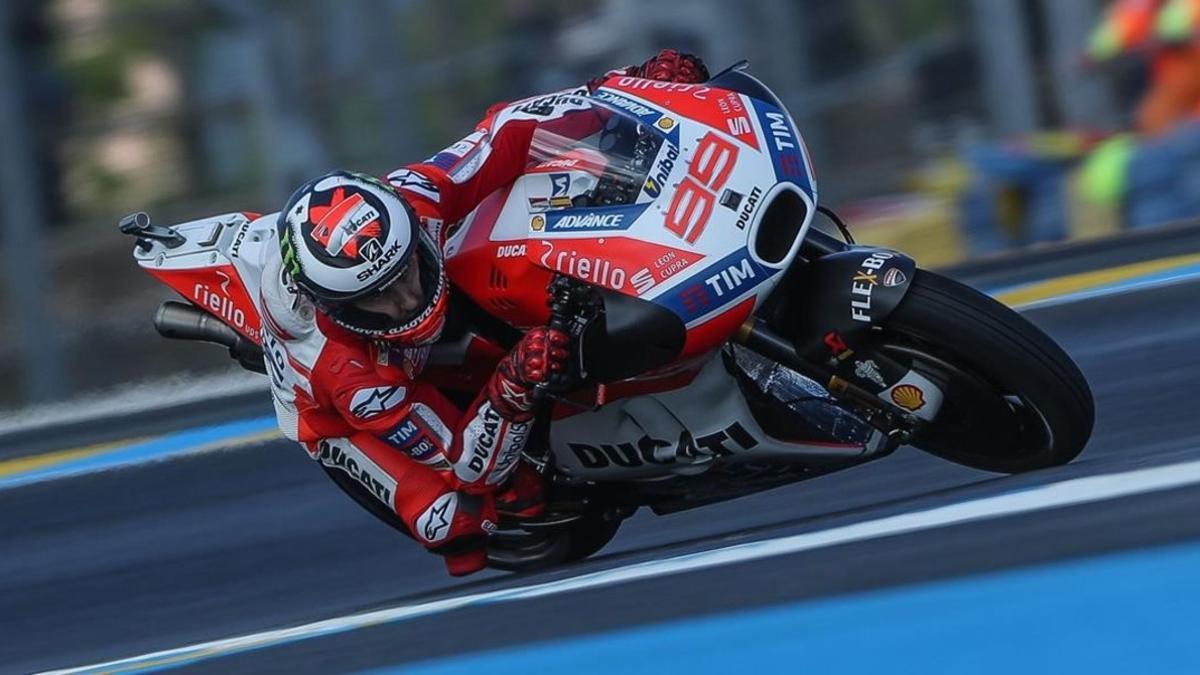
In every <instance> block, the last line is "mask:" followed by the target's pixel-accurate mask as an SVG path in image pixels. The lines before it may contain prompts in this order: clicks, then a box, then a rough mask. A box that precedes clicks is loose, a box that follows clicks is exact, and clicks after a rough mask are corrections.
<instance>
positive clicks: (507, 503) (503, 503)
mask: <svg viewBox="0 0 1200 675" xmlns="http://www.w3.org/2000/svg"><path fill="white" fill-rule="evenodd" d="M545 511H546V483H545V481H544V480H543V479H542V476H541V474H539V473H538V472H537V469H535V468H534V467H533V465H532V464H529V463H528V462H519V463H518V464H517V468H516V469H515V470H514V471H513V475H512V476H509V478H508V480H507V481H506V482H505V483H504V485H503V486H502V487H501V488H500V490H499V491H498V492H496V513H497V514H498V515H499V516H500V517H501V518H512V519H515V520H529V519H532V518H537V517H538V516H540V515H542V514H543V513H545Z"/></svg>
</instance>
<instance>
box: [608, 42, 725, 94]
mask: <svg viewBox="0 0 1200 675" xmlns="http://www.w3.org/2000/svg"><path fill="white" fill-rule="evenodd" d="M613 75H628V76H629V77H642V78H646V79H648V80H660V81H662V82H678V83H680V84H699V83H701V82H706V81H708V78H709V75H708V68H707V67H706V66H705V65H704V61H702V60H700V57H699V56H695V55H692V54H684V53H682V52H677V51H675V50H674V49H664V50H662V51H660V52H659V53H658V55H657V56H654V57H651V58H650V59H649V60H647V61H646V62H645V63H643V64H642V65H640V66H629V67H627V68H620V69H618V70H613V71H609V72H607V73H605V74H604V75H601V76H600V77H597V78H593V79H591V80H588V83H587V88H588V91H591V92H594V91H596V90H597V89H599V88H600V85H602V84H604V81H605V80H607V79H608V78H610V77H612V76H613Z"/></svg>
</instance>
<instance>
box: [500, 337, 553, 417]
mask: <svg viewBox="0 0 1200 675" xmlns="http://www.w3.org/2000/svg"><path fill="white" fill-rule="evenodd" d="M570 342H571V339H570V337H569V336H568V335H567V334H566V333H564V332H562V331H560V330H556V329H553V328H534V329H533V330H531V331H529V332H528V333H526V334H525V336H524V337H522V338H521V341H520V342H518V343H517V346H516V347H513V349H512V351H511V352H509V353H508V356H506V357H504V359H502V360H501V361H500V365H499V366H498V367H497V368H496V373H495V374H494V375H492V378H491V379H490V380H488V384H487V397H488V401H489V402H490V403H491V404H492V408H493V409H495V411H496V412H497V413H498V414H499V415H500V416H501V417H503V418H504V419H506V420H508V421H510V422H517V423H523V422H528V421H529V420H531V419H533V416H534V413H535V412H536V410H535V408H536V405H537V402H536V401H534V399H533V389H534V387H535V386H536V385H538V384H541V383H545V382H549V381H550V377H551V376H552V375H556V374H565V373H566V370H567V360H568V359H569V358H570V352H568V351H567V346H568V345H569V344H570Z"/></svg>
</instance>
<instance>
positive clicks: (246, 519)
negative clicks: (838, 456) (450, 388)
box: [0, 281, 1200, 673]
mask: <svg viewBox="0 0 1200 675" xmlns="http://www.w3.org/2000/svg"><path fill="white" fill-rule="evenodd" d="M1198 294H1200V283H1198V282H1195V281H1192V282H1186V283H1179V284H1174V285H1168V286H1162V287H1156V288H1149V289H1144V290H1138V291H1132V292H1129V293H1125V294H1120V295H1112V296H1106V297H1101V298H1094V299H1090V300H1084V301H1080V302H1073V303H1069V304H1064V305H1059V306H1054V307H1047V308H1044V309H1038V310H1032V311H1030V312H1028V313H1027V316H1029V317H1030V318H1031V319H1032V320H1033V321H1034V322H1035V323H1037V324H1038V325H1040V326H1041V327H1042V328H1044V329H1045V330H1046V331H1047V332H1048V333H1049V334H1050V335H1051V336H1052V337H1054V338H1055V339H1057V340H1058V341H1060V343H1061V344H1062V345H1063V346H1064V347H1065V348H1066V349H1067V351H1068V352H1070V353H1071V354H1072V356H1073V357H1074V358H1075V359H1076V360H1077V362H1078V363H1079V365H1080V366H1081V368H1082V369H1083V371H1084V372H1085V374H1086V375H1087V377H1088V379H1089V381H1090V383H1091V385H1092V388H1093V392H1094V394H1095V398H1096V404H1097V426H1096V430H1095V433H1094V435H1093V438H1092V441H1091V443H1090V444H1089V446H1088V448H1087V449H1086V450H1085V452H1084V454H1083V455H1082V456H1081V457H1080V458H1079V459H1078V460H1077V461H1076V462H1075V463H1073V464H1071V465H1069V466H1066V467H1061V468H1057V469H1053V470H1048V471H1042V472H1037V473H1034V474H1028V475H1024V476H1016V477H1001V476H996V475H993V474H986V473H982V472H977V471H973V470H969V469H965V468H962V467H958V466H955V465H952V464H949V463H946V462H944V461H941V460H938V459H935V458H932V457H929V456H926V455H924V454H922V453H920V452H919V451H916V450H912V449H907V448H906V449H902V450H900V451H898V452H897V453H896V454H894V455H893V456H891V457H889V458H886V459H884V460H882V461H879V462H876V463H873V464H869V465H866V466H863V467H860V468H857V469H853V470H849V471H845V472H842V473H839V474H834V475H831V476H827V477H824V478H820V479H816V480H812V481H809V482H806V483H800V484H796V485H793V486H789V487H785V488H780V489H776V490H773V491H770V492H767V493H763V494H759V495H755V496H752V497H748V498H743V499H739V500H736V501H732V502H727V503H723V504H718V505H713V506H708V507H705V508H702V509H697V510H694V511H690V512H684V513H680V514H675V515H671V516H666V517H655V516H653V515H651V514H649V513H643V514H639V515H638V516H636V517H635V518H634V519H632V520H630V521H628V522H627V523H626V524H625V526H624V527H623V529H622V531H621V532H620V534H619V535H618V537H617V538H616V540H615V541H614V542H613V543H612V544H611V545H610V546H609V547H608V548H607V549H605V550H604V551H603V552H602V553H601V554H600V555H599V556H597V557H596V558H593V559H592V560H589V561H585V562H583V563H580V564H577V565H574V566H571V567H568V568H561V569H556V570H552V571H548V572H545V573H538V574H532V575H521V576H514V575H501V574H493V573H488V574H485V575H480V576H478V577H473V578H470V579H469V580H466V581H461V580H453V579H451V578H448V577H447V576H446V575H445V574H444V572H443V571H442V566H441V563H440V561H439V560H438V559H436V558H434V557H432V556H429V555H427V554H425V553H423V552H421V551H420V550H418V549H417V547H415V546H414V545H413V544H412V543H411V542H409V541H407V540H405V539H403V538H400V537H398V536H396V535H395V534H394V533H393V532H392V531H391V530H390V529H388V528H387V527H386V526H384V525H382V524H379V523H377V522H376V521H375V520H373V519H372V518H371V517H369V516H368V515H366V514H365V513H363V512H361V511H360V510H359V509H358V508H357V507H356V506H355V505H353V504H352V503H351V502H350V501H349V500H347V499H346V498H345V497H344V496H343V495H342V494H341V493H340V492H339V491H338V490H337V489H336V488H335V487H334V486H333V485H332V484H331V483H330V482H329V481H328V480H327V479H326V478H325V477H324V476H323V475H322V473H321V472H320V471H319V470H318V469H317V467H316V466H315V465H313V464H312V462H311V461H310V460H308V459H307V458H306V457H305V456H304V454H303V453H302V452H301V451H300V450H299V449H298V448H296V447H294V446H291V445H290V444H288V443H286V442H271V443H267V444H264V445H261V446H259V447H256V448H252V449H241V450H238V451H231V452H216V453H207V454H201V455H196V456H190V457H185V458H182V459H178V460H173V461H167V462H159V463H152V464H145V465H141V466H136V467H132V468H126V469H122V470H117V471H109V472H104V473H96V474H90V475H85V476H80V477H75V478H69V479H62V480H53V481H48V482H42V483H36V484H32V485H26V486H23V487H18V488H14V489H10V490H4V491H0V533H2V534H0V670H3V671H4V672H28V671H34V670H43V669H50V668H63V667H69V666H81V665H87V664H93V663H98V662H103V661H107V660H111V659H118V658H122V657H128V656H134V655H138V654H144V653H148V652H153V651H156V650H161V649H168V648H172V647H178V646H183V645H187V644H191V643H196V642H202V641H207V640H213V639H219V638H225V637H230V636H235V635H240V634H244V633H252V632H257V631H262V630H266V629H272V628H278V627H284V626H291V625H297V624H302V623H306V622H311V621H316V620H321V619H326V618H329V617H335V616H341V615H345V614H349V613H354V612H359V611H363V610H370V609H375V608H382V607H392V606H396V605H401V604H406V603H409V602H413V601H416V600H420V599H423V598H428V597H442V596H447V595H455V594H462V593H466V592H476V591H480V590H487V589H494V588H504V587H507V586H518V585H528V584H531V583H537V582H541V581H546V580H550V579H559V578H566V577H571V576H575V575H578V574H580V573H584V572H590V571H595V570H602V569H609V568H616V567H621V566H624V565H628V564H630V563H634V562H637V561H643V560H652V559H659V558H664V557H668V556H673V555H678V554H680V553H686V552H691V551H703V550H708V549H712V548H718V547H722V546H727V545H729V544H732V543H738V542H744V541H752V540H758V539H772V538H777V537H781V536H786V535H792V534H796V533H802V532H808V531H819V530H826V529H829V528H832V527H837V526H840V525H845V524H848V523H856V522H861V521H868V520H873V519H878V518H881V517H885V516H890V515H895V514H900V513H907V512H912V511H917V510H921V509H925V508H929V507H932V506H938V505H944V504H950V503H956V502H961V501H965V500H969V499H974V498H978V497H983V496H988V495H996V494H1002V493H1011V492H1013V491H1014V490H1019V489H1021V488H1025V487H1030V486H1037V485H1044V484H1048V483H1053V482H1057V481H1061V480H1064V479H1068V478H1071V477H1077V476H1089V475H1095V474H1105V473H1116V472H1122V471H1127V470H1130V469H1133V468H1136V467H1145V466H1157V465H1167V464H1173V463H1177V462H1183V461H1188V460H1196V459H1200V418H1198V416H1197V411H1200V406H1198V405H1197V403H1196V400H1197V397H1196V395H1195V391H1196V387H1197V384H1196V383H1197V382H1200V356H1197V345H1198V344H1200V322H1198V321H1196V318H1195V317H1196V311H1195V306H1196V305H1195V298H1196V297H1198ZM1197 509H1200V487H1183V488H1178V489H1172V490H1165V491H1158V492H1151V493H1147V494H1142V495H1136V496H1130V497H1126V498H1121V499H1115V500H1110V501H1103V502H1096V503H1091V504H1084V505H1078V506H1070V507H1067V508H1057V509H1047V510H1039V511H1034V512H1030V513H1026V514H1023V515H1014V516H1009V517H1004V518H998V519H992V520H985V521H979V522H972V523H967V524H961V525H954V526H949V527H939V528H934V529H928V530H924V531H920V532H915V533H910V534H901V535H896V536H889V537H881V538H873V539H869V540H865V541H860V542H856V543H849V544H844V545H839V546H832V547H825V548H819V549H816V550H811V551H806V552H800V553H795V554H789V555H782V556H775V557H770V558H765V559H759V560H753V561H747V562H738V563H733V564H728V565H721V566H716V567H710V568H706V569H701V570H696V571H689V572H683V573H678V574H673V575H669V576H661V577H656V578H651V579H644V580H640V581H633V582H626V583H619V584H614V585H610V586H605V587H602V588H595V589H588V590H580V591H573V592H566V593H560V594H554V595H548V596H545V597H541V598H536V599H529V600H521V601H515V602H508V603H504V604H498V605H484V606H476V607H468V608H464V609H458V610H453V611H449V612H444V613H440V614H437V615H433V616H429V617H425V618H422V619H419V620H416V621H408V622H396V623H388V624H383V625H379V626H374V627H370V628H365V629H361V630H356V631H352V632H345V633H340V634H337V635H331V636H327V637H320V638H316V639H311V640H305V641H298V642H291V643H288V644H283V645H280V646H275V647H271V648H266V649H261V650H256V651H249V652H245V653H239V654H234V655H230V656H224V657H221V658H216V659H211V660H206V661H201V662H198V663H192V664H190V665H189V666H188V669H189V670H194V671H197V672H205V671H208V672H292V673H294V672H331V671H353V670H360V669H370V668H380V667H390V666H396V665H403V664H406V663H411V662H414V661H420V660H425V659H433V658H439V657H446V656H452V655H461V654H462V653H464V652H474V651H479V650H487V649H493V648H499V647H512V646H514V645H521V644H525V643H530V642H534V641H543V640H563V639H565V638H570V637H573V636H580V635H586V634H592V633H595V632H597V631H605V630H612V629H625V628H630V627H635V626H644V625H646V624H649V623H652V622H660V621H669V620H674V619H680V618H684V617H695V616H710V615H721V614H722V613H726V612H730V611H733V610H746V609H753V608H763V607H768V606H775V605H779V604H781V603H792V602H796V601H801V600H812V599H818V598H827V599H828V598H839V597H844V596H847V595H848V594H854V593H858V592H862V591H868V590H872V589H890V588H898V587H905V586H906V585H909V584H914V583H919V582H928V581H934V580H944V579H954V578H959V577H965V576H968V575H978V574H980V573H985V572H993V571H997V570H1011V569H1019V568H1022V567H1024V566H1028V565H1036V564H1042V563H1047V562H1050V561H1060V560H1071V559H1077V558H1086V557H1091V556H1095V555H1098V554H1103V553H1109V552H1114V551H1130V550H1139V549H1144V548H1146V547H1152V546H1158V545H1164V544H1173V543H1181V542H1194V541H1200V519H1197V518H1196V517H1195V514H1196V512H1197ZM1035 629H1036V628H1035ZM870 639H871V638H870V636H869V635H866V636H864V640H868V641H869V640H870ZM594 665H595V664H593V666H594Z"/></svg>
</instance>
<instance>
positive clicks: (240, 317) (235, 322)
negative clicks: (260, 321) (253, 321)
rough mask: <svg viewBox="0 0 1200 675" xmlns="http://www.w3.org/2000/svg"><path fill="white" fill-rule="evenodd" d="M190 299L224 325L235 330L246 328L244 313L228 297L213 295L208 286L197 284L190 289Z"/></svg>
mask: <svg viewBox="0 0 1200 675" xmlns="http://www.w3.org/2000/svg"><path fill="white" fill-rule="evenodd" d="M192 298H193V299H194V300H195V301H196V302H198V303H200V306H201V307H205V308H207V309H209V310H211V311H212V313H213V314H216V315H217V316H219V317H221V318H222V319H224V320H225V323H227V324H230V325H232V326H234V327H236V328H245V327H246V313H245V312H243V311H242V310H240V309H238V308H237V306H236V305H234V304H233V299H232V298H230V297H229V296H227V295H222V294H219V293H213V292H212V291H211V290H209V288H208V286H205V285H204V284H199V283H198V284H196V285H195V287H193V288H192Z"/></svg>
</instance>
